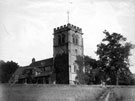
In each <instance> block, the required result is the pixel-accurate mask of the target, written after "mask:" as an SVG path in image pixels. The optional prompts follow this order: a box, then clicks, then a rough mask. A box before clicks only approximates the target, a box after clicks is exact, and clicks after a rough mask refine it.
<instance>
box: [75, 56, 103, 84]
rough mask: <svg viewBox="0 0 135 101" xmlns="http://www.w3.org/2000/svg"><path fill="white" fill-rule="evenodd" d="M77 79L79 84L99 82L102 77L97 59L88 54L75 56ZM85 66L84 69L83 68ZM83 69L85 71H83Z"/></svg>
mask: <svg viewBox="0 0 135 101" xmlns="http://www.w3.org/2000/svg"><path fill="white" fill-rule="evenodd" d="M76 63H77V65H78V67H79V68H78V70H77V79H78V81H79V83H80V84H99V83H101V82H100V79H101V77H102V75H101V72H100V69H99V68H98V66H97V65H98V61H96V59H93V58H91V57H89V56H84V57H82V56H77V60H76ZM84 67H85V69H84ZM84 70H85V71H84Z"/></svg>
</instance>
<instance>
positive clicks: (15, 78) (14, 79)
mask: <svg viewBox="0 0 135 101" xmlns="http://www.w3.org/2000/svg"><path fill="white" fill-rule="evenodd" d="M26 68H28V66H25V67H19V68H17V70H16V71H15V73H14V74H13V75H12V77H11V78H10V80H9V83H16V82H17V81H18V79H19V76H20V75H21V74H22V73H23V71H24V70H25V69H26Z"/></svg>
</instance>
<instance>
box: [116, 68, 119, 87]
mask: <svg viewBox="0 0 135 101" xmlns="http://www.w3.org/2000/svg"><path fill="white" fill-rule="evenodd" d="M116 85H119V71H118V70H117V74H116Z"/></svg>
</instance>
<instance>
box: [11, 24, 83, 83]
mask: <svg viewBox="0 0 135 101" xmlns="http://www.w3.org/2000/svg"><path fill="white" fill-rule="evenodd" d="M82 35H83V33H82V29H81V28H79V27H77V26H74V25H72V24H70V23H68V24H66V25H63V26H60V27H57V28H54V31H53V36H54V37H53V57H52V58H49V59H44V60H40V61H36V59H35V58H33V59H32V62H31V64H29V65H28V66H24V67H19V68H18V69H17V70H16V71H15V73H14V74H13V76H12V77H11V79H10V81H9V83H20V84H25V83H27V84H75V83H76V82H77V81H78V80H77V72H76V71H77V70H78V69H79V68H78V64H77V63H76V59H77V56H82V57H83V54H84V53H83V52H84V46H83V37H82ZM82 68H83V70H85V67H84V66H82Z"/></svg>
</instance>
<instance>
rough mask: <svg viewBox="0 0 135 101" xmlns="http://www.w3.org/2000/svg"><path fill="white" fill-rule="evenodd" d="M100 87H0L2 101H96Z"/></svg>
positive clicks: (101, 90) (101, 89) (6, 85)
mask: <svg viewBox="0 0 135 101" xmlns="http://www.w3.org/2000/svg"><path fill="white" fill-rule="evenodd" d="M103 89H104V88H102V87H100V86H80V85H77V86H76V85H42V84H38V85H32V84H31V85H28V84H27V85H22V84H20V85H19V84H17V85H8V84H5V85H4V84H1V85H0V101H96V100H95V99H97V97H98V96H99V95H100V94H101V93H102V92H103Z"/></svg>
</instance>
